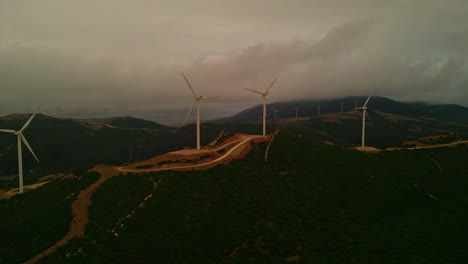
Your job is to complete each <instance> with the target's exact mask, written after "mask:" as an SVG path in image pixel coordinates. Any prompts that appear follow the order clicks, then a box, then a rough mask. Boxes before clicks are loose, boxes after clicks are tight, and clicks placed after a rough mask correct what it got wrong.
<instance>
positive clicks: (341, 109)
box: [340, 102, 344, 114]
mask: <svg viewBox="0 0 468 264" xmlns="http://www.w3.org/2000/svg"><path fill="white" fill-rule="evenodd" d="M343 104H344V102H341V103H340V105H341V114H343Z"/></svg>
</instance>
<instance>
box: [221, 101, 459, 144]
mask: <svg viewBox="0 0 468 264" xmlns="http://www.w3.org/2000/svg"><path fill="white" fill-rule="evenodd" d="M366 99H367V97H366V96H351V97H345V98H339V99H329V100H301V101H290V102H277V103H271V104H268V106H267V123H268V124H267V130H268V131H270V132H271V131H273V130H274V129H277V128H281V129H286V130H289V131H291V132H293V133H296V134H302V135H306V136H310V137H314V138H316V139H320V140H324V141H331V142H334V143H336V144H342V145H358V144H360V143H361V126H362V124H361V122H362V114H361V113H362V112H360V111H359V112H358V111H354V107H355V105H356V104H357V106H358V107H359V106H362V105H363V104H364V102H365V100H366ZM340 103H344V104H343V112H344V114H343V115H340V108H341V105H340ZM318 106H320V116H317V113H318ZM297 107H299V111H298V117H300V119H298V120H296V119H295V116H296V111H295V108H297ZM274 109H276V110H277V111H278V112H277V118H278V120H273V119H274V112H273V110H274ZM368 113H369V116H370V118H371V120H372V123H371V122H367V123H368V127H367V131H368V132H367V137H366V140H367V143H368V144H369V145H375V146H383V145H398V144H401V143H402V142H403V141H407V140H410V139H415V138H418V137H424V136H430V135H438V134H451V133H456V134H460V135H462V137H465V136H466V135H468V108H466V107H462V106H459V105H431V104H428V103H422V102H417V103H402V102H397V101H394V100H391V99H388V98H385V97H380V96H375V97H372V98H371V100H370V101H369V104H368ZM261 119H262V106H261V105H257V106H254V107H252V108H249V109H246V110H244V111H242V112H240V113H238V114H236V115H234V116H232V117H230V118H225V119H221V120H218V122H220V123H252V124H256V125H257V126H258V129H257V131H260V126H259V125H260V122H261Z"/></svg>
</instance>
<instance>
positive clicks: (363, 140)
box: [356, 92, 372, 147]
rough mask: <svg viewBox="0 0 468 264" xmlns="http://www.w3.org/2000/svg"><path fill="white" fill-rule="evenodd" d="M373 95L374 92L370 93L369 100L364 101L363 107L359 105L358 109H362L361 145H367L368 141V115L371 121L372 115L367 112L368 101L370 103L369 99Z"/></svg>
mask: <svg viewBox="0 0 468 264" xmlns="http://www.w3.org/2000/svg"><path fill="white" fill-rule="evenodd" d="M371 96H372V92H371V94H370V95H369V97H367V100H366V102H365V103H364V105H363V106H362V107H357V108H356V109H360V110H362V142H361V147H365V141H366V117H367V118H369V121H370V117H369V114H368V113H367V103H369V100H370V98H371Z"/></svg>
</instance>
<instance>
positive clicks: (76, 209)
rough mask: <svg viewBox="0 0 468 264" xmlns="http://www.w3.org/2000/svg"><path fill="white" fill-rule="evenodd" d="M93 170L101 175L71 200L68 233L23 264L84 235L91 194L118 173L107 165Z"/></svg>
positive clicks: (36, 259)
mask: <svg viewBox="0 0 468 264" xmlns="http://www.w3.org/2000/svg"><path fill="white" fill-rule="evenodd" d="M93 171H97V172H98V173H99V174H100V175H101V176H100V177H99V179H98V180H97V181H96V182H95V183H93V184H91V185H90V186H88V188H86V189H84V190H82V191H81V192H80V194H78V198H77V199H76V200H75V201H73V203H72V205H71V207H72V214H73V219H72V222H71V224H70V229H69V230H68V233H66V234H65V236H64V237H63V238H62V239H60V240H58V241H57V242H55V244H54V245H53V246H51V247H49V248H48V249H46V250H44V251H43V252H41V253H39V254H37V255H36V256H34V257H33V258H32V259H30V260H28V261H26V262H24V263H25V264H29V263H35V262H37V261H39V260H40V259H42V258H43V257H46V256H48V255H50V254H52V253H54V252H55V251H57V248H59V247H61V246H64V245H66V244H67V243H68V241H70V240H71V239H73V238H79V237H84V235H85V230H86V225H87V224H88V222H89V214H88V208H89V207H90V206H91V204H92V202H91V196H92V195H93V193H94V192H95V191H96V190H97V189H98V188H99V186H101V184H103V183H104V182H105V181H107V180H108V179H109V178H111V177H113V176H116V175H118V174H119V172H118V171H117V170H115V169H114V168H112V167H108V166H96V167H95V168H94V169H93Z"/></svg>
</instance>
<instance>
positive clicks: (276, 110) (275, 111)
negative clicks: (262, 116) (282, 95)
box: [273, 108, 279, 120]
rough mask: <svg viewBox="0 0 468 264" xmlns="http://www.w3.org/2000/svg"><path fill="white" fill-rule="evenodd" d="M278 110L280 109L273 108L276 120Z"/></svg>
mask: <svg viewBox="0 0 468 264" xmlns="http://www.w3.org/2000/svg"><path fill="white" fill-rule="evenodd" d="M278 112H279V110H278V109H276V108H275V109H273V113H274V114H275V119H274V120H276V113H278Z"/></svg>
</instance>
